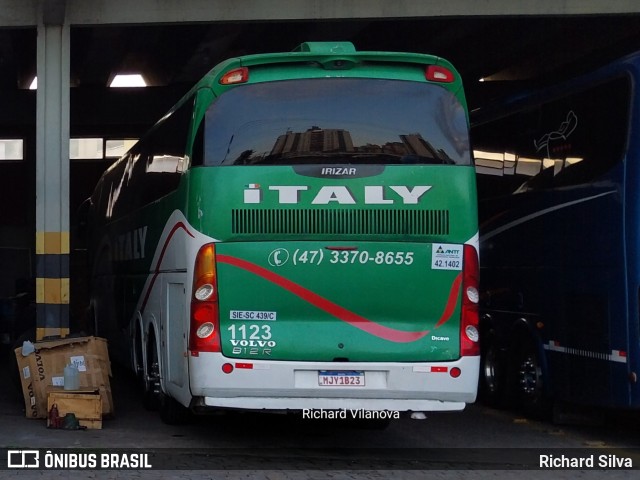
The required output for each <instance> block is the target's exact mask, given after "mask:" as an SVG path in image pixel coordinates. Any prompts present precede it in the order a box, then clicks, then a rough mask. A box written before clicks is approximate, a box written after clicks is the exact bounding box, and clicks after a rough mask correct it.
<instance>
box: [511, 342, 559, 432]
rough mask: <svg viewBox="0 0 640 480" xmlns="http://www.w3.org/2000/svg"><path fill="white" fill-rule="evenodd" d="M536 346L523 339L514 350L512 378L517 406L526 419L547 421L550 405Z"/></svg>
mask: <svg viewBox="0 0 640 480" xmlns="http://www.w3.org/2000/svg"><path fill="white" fill-rule="evenodd" d="M537 347H538V345H537V343H536V341H535V340H534V339H533V338H523V339H521V340H520V342H518V343H517V348H516V349H515V361H514V363H513V367H514V369H515V372H514V375H513V377H512V378H514V379H515V385H513V387H514V389H515V391H514V396H515V400H516V402H517V405H518V406H519V407H520V408H521V409H522V411H523V412H524V414H525V415H526V416H527V417H530V418H535V419H547V418H549V417H550V416H551V412H552V408H551V407H552V403H551V400H550V399H549V397H548V396H547V395H546V392H545V390H546V385H545V382H546V379H545V377H544V371H543V367H542V361H541V358H540V352H539V350H538V348H537Z"/></svg>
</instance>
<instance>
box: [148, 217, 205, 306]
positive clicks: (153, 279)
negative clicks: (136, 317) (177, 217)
mask: <svg viewBox="0 0 640 480" xmlns="http://www.w3.org/2000/svg"><path fill="white" fill-rule="evenodd" d="M179 229H182V230H184V231H185V233H186V234H187V235H189V236H190V237H191V238H196V237H195V236H194V235H193V233H191V232H190V231H189V229H188V228H187V227H186V225H185V224H184V223H182V222H178V223H176V224H175V225H174V226H173V228H172V229H171V231H170V232H169V235H167V239H166V240H165V241H164V245H163V246H162V251H161V252H160V257H159V258H158V263H156V267H155V269H154V272H153V277H151V282H150V283H149V287H148V288H147V291H146V292H145V294H144V299H143V300H142V305H141V306H140V312H141V313H142V312H144V309H145V307H146V306H147V302H148V301H149V296H150V295H151V290H153V285H154V283H156V278H158V274H159V273H160V266H161V265H162V259H163V258H164V254H165V253H166V252H167V248H168V247H169V243H171V239H172V238H173V235H174V233H176V232H177V231H178V230H179Z"/></svg>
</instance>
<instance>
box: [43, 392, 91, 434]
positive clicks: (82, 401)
mask: <svg viewBox="0 0 640 480" xmlns="http://www.w3.org/2000/svg"><path fill="white" fill-rule="evenodd" d="M47 391H48V395H47V399H48V400H47V411H51V407H53V405H56V407H57V409H58V416H59V417H61V418H64V416H65V415H66V414H67V413H73V414H74V415H75V416H76V418H77V419H78V422H79V423H80V426H82V427H87V428H92V429H99V428H102V400H101V398H100V390H95V389H93V390H92V389H88V390H64V389H63V388H62V387H49V388H48V389H47ZM49 426H50V424H49V418H48V417H47V427H49Z"/></svg>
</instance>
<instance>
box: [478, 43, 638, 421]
mask: <svg viewBox="0 0 640 480" xmlns="http://www.w3.org/2000/svg"><path fill="white" fill-rule="evenodd" d="M639 81H640V52H639V53H637V54H634V55H630V56H628V57H625V58H623V59H620V60H618V61H616V62H614V63H612V64H610V65H608V66H607V67H604V68H601V69H599V70H598V71H595V72H592V73H590V74H587V75H583V76H581V77H579V78H575V79H573V80H571V81H567V82H565V83H563V84H558V85H555V86H553V87H548V88H545V89H540V90H538V91H535V92H528V93H527V94H520V95H519V96H517V97H512V98H510V99H509V100H508V101H505V102H497V103H496V104H494V105H492V106H491V107H488V108H484V109H482V110H479V111H476V112H474V114H473V115H472V141H473V149H474V156H475V161H476V172H477V187H478V195H479V205H478V209H479V218H480V220H479V221H480V259H481V292H480V295H481V298H480V316H481V350H482V356H481V372H480V384H479V388H480V394H481V396H482V397H484V398H485V399H486V400H487V401H488V402H489V403H493V404H496V405H498V404H503V405H509V406H514V407H518V408H521V409H522V410H524V411H525V412H526V413H528V414H529V415H532V416H540V415H544V414H546V413H550V410H551V406H552V405H553V404H554V402H556V401H560V402H564V403H569V404H582V405H589V406H596V407H610V408H638V407H640V385H639V384H638V371H639V370H640V320H639V319H640V314H639V310H640V301H639V297H640V252H639V250H638V246H639V245H640V188H639V187H640V135H638V134H637V132H638V129H639V128H640V125H639V124H638V122H639V117H640V94H639V93H638V90H637V83H638V82H639Z"/></svg>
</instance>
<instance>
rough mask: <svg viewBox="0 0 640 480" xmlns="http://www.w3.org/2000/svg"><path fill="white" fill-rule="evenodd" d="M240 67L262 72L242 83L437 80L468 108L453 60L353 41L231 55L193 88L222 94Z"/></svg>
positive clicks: (310, 43) (320, 43)
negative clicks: (230, 75)
mask: <svg viewBox="0 0 640 480" xmlns="http://www.w3.org/2000/svg"><path fill="white" fill-rule="evenodd" d="M416 65H419V66H424V69H423V72H420V73H418V74H417V75H416V72H417V70H416V69H415V67H416ZM429 66H433V67H438V68H440V69H442V70H434V71H435V72H444V73H436V74H435V75H436V77H435V78H429V77H428V75H427V74H426V70H427V68H428V67H429ZM240 68H246V69H248V71H249V72H251V73H254V71H255V70H258V69H259V70H260V71H261V72H262V74H261V75H259V76H257V77H254V76H253V75H250V79H249V80H247V81H246V82H238V83H253V82H257V81H270V80H284V79H289V78H314V77H317V78H320V77H327V76H340V77H367V78H394V79H401V80H414V81H415V80H421V81H427V82H430V81H433V82H434V83H439V84H441V86H443V87H444V88H446V89H447V90H449V91H451V92H452V93H453V94H455V95H456V97H458V99H459V101H460V102H461V103H462V104H463V105H464V106H465V108H466V100H465V98H464V93H463V89H462V79H461V77H460V75H459V73H458V72H457V71H456V70H455V68H454V67H453V65H452V64H451V63H450V62H449V61H447V60H445V59H443V58H441V57H437V56H434V55H427V54H421V53H404V52H385V51H363V52H358V51H357V50H356V48H355V47H354V45H353V44H352V43H351V42H305V43H302V44H300V45H298V46H297V47H296V48H295V49H293V51H291V52H277V53H263V54H252V55H245V56H240V57H235V58H230V59H228V60H225V61H223V62H221V63H219V64H218V65H216V66H215V67H214V68H213V69H211V70H210V71H209V72H208V73H207V74H206V75H205V76H204V77H203V78H202V79H201V80H200V81H199V82H198V83H197V84H196V86H195V87H194V89H193V90H198V89H201V88H210V89H212V90H213V91H214V93H215V94H216V95H219V94H221V93H223V92H224V91H225V90H226V89H228V88H232V87H233V86H235V85H237V84H238V83H236V84H227V85H223V84H221V83H220V82H221V79H222V78H223V77H224V76H225V75H226V74H228V73H229V72H230V71H232V70H235V69H240ZM409 70H411V71H412V72H411V73H409ZM267 71H268V72H269V73H267ZM447 72H448V73H447ZM438 75H439V76H438ZM190 93H191V92H190Z"/></svg>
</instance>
